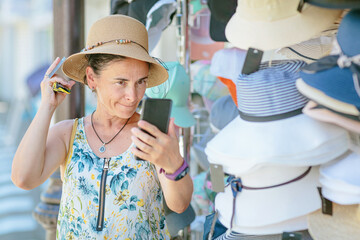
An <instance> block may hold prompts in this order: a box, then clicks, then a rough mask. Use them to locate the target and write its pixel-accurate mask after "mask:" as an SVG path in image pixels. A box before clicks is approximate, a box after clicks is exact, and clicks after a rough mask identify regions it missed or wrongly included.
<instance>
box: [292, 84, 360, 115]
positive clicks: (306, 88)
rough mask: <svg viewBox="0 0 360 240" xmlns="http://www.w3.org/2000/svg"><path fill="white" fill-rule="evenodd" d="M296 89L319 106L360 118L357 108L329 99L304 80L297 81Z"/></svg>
mask: <svg viewBox="0 0 360 240" xmlns="http://www.w3.org/2000/svg"><path fill="white" fill-rule="evenodd" d="M296 87H297V89H298V90H299V92H301V93H302V94H303V95H304V96H306V97H307V98H309V99H311V100H313V101H315V102H316V103H318V104H321V105H323V106H326V107H328V108H330V109H333V110H335V111H337V112H341V113H344V114H349V115H353V116H360V111H359V109H358V108H357V107H356V106H354V105H352V104H349V103H346V102H342V101H339V100H337V99H335V98H332V97H329V96H327V95H326V94H325V93H323V92H322V91H320V90H318V89H316V88H314V87H311V86H310V85H308V84H306V83H305V82H304V81H303V80H302V79H298V80H297V81H296Z"/></svg>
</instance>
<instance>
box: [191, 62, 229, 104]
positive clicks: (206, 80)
mask: <svg viewBox="0 0 360 240" xmlns="http://www.w3.org/2000/svg"><path fill="white" fill-rule="evenodd" d="M190 74H191V79H192V80H193V89H194V91H195V92H197V93H199V94H200V95H201V96H203V97H205V98H206V99H209V100H211V101H215V100H216V99H218V98H220V97H222V96H226V95H228V94H229V91H228V89H227V88H226V86H224V85H223V84H222V83H221V82H220V81H219V80H218V79H217V78H216V76H214V75H213V74H211V72H210V61H208V60H198V61H195V62H193V63H192V64H191V65H190Z"/></svg>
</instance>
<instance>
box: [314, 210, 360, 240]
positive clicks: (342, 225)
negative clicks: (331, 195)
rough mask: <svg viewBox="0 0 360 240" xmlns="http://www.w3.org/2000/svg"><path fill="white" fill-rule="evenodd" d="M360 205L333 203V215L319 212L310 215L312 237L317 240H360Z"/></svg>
mask: <svg viewBox="0 0 360 240" xmlns="http://www.w3.org/2000/svg"><path fill="white" fill-rule="evenodd" d="M357 211H359V205H358V204H354V205H339V204H335V203H333V214H332V216H331V215H326V214H323V213H322V212H321V210H318V211H316V212H314V213H311V214H309V215H308V225H309V232H310V235H311V236H312V237H313V238H314V239H315V240H329V239H342V240H359V239H360V218H359V216H357Z"/></svg>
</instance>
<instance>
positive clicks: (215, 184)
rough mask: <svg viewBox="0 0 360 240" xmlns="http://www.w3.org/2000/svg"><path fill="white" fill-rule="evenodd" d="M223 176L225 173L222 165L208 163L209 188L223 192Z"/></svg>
mask: <svg viewBox="0 0 360 240" xmlns="http://www.w3.org/2000/svg"><path fill="white" fill-rule="evenodd" d="M224 178H225V174H224V170H223V167H222V165H219V164H210V179H211V189H212V190H213V191H214V192H224V190H225V183H224Z"/></svg>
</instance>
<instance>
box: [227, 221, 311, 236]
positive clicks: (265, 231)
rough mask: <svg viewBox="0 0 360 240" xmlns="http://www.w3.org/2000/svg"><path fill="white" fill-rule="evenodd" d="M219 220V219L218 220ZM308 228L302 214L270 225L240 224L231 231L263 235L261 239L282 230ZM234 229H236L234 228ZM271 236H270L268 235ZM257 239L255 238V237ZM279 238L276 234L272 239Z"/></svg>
mask: <svg viewBox="0 0 360 240" xmlns="http://www.w3.org/2000/svg"><path fill="white" fill-rule="evenodd" d="M220 222H221V220H220ZM307 228H308V224H307V215H303V216H300V217H297V218H293V219H290V220H286V221H283V222H280V223H275V224H270V225H266V226H260V227H242V226H238V225H236V226H233V231H234V232H238V233H243V234H247V235H251V237H252V236H253V235H256V236H263V237H264V238H261V239H266V240H269V239H272V238H271V237H272V236H274V235H273V234H276V235H278V234H280V233H283V232H294V231H296V232H298V231H301V230H305V229H307ZM235 229H236V230H235ZM269 236H271V237H269ZM244 239H251V240H253V238H250V237H249V238H244ZM255 239H257V238H255ZM275 239H276V240H279V239H281V235H280V236H277V238H274V240H275Z"/></svg>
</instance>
